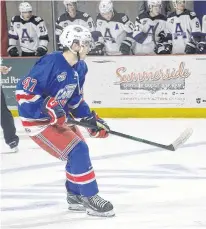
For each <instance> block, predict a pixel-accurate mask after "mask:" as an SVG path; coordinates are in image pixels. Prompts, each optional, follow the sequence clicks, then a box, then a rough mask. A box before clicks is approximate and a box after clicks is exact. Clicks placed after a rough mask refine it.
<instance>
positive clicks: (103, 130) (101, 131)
mask: <svg viewBox="0 0 206 229" xmlns="http://www.w3.org/2000/svg"><path fill="white" fill-rule="evenodd" d="M81 122H83V123H87V124H90V125H93V126H96V127H97V128H96V129H89V128H87V130H88V132H89V135H90V136H91V137H94V138H106V137H108V135H109V134H108V131H109V130H110V129H109V126H108V125H107V123H106V122H105V121H104V120H103V119H101V118H99V117H98V115H97V114H96V113H95V112H94V111H92V113H91V116H89V117H87V118H83V119H81Z"/></svg>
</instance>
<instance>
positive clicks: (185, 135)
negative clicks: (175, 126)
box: [169, 128, 193, 151]
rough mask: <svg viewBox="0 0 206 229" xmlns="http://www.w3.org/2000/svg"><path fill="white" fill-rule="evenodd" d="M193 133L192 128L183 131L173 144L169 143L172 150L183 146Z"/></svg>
mask: <svg viewBox="0 0 206 229" xmlns="http://www.w3.org/2000/svg"><path fill="white" fill-rule="evenodd" d="M192 133H193V129H192V128H188V129H186V130H185V131H184V132H182V133H181V134H180V136H179V137H178V138H177V139H176V140H175V141H174V142H173V143H172V144H171V145H169V148H170V150H172V151H175V150H176V149H178V148H179V147H181V146H182V145H183V144H184V143H185V142H186V141H187V140H188V139H189V138H190V136H191V135H192Z"/></svg>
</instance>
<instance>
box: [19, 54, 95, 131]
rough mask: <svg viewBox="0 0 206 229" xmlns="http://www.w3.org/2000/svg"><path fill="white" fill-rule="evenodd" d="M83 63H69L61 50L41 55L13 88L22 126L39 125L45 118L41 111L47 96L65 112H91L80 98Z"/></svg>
mask: <svg viewBox="0 0 206 229" xmlns="http://www.w3.org/2000/svg"><path fill="white" fill-rule="evenodd" d="M87 71H88V69H87V65H86V63H85V62H84V61H79V62H78V63H77V64H75V65H74V66H70V65H69V63H68V62H67V61H66V59H65V58H64V56H63V55H62V52H53V53H51V54H47V55H45V56H43V57H41V58H40V59H39V60H38V61H37V62H36V64H35V65H34V66H33V67H32V69H31V70H30V72H29V73H28V74H27V75H26V76H24V77H23V78H22V79H21V80H20V81H19V82H18V84H17V87H16V100H17V102H18V111H19V116H20V117H21V119H22V123H23V125H24V126H25V127H27V126H28V127H31V126H36V125H41V124H43V122H45V121H48V120H49V116H48V115H46V114H44V113H42V105H43V101H44V100H45V98H46V97H47V96H51V97H55V99H56V100H57V101H58V102H59V103H60V104H61V105H62V107H63V109H64V110H65V112H66V113H67V114H68V112H71V113H72V114H73V115H74V117H76V118H82V117H87V116H89V115H90V114H91V112H90V108H89V106H88V105H87V103H86V102H85V101H84V100H83V84H84V81H85V75H86V73H87Z"/></svg>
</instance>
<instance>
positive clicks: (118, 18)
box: [112, 12, 129, 24]
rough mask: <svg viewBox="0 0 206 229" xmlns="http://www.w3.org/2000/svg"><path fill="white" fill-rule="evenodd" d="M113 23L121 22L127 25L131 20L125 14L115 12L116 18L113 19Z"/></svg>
mask: <svg viewBox="0 0 206 229" xmlns="http://www.w3.org/2000/svg"><path fill="white" fill-rule="evenodd" d="M112 21H116V22H120V23H123V24H126V23H127V22H128V21H129V18H128V16H127V15H126V14H124V13H118V12H114V17H113V18H112Z"/></svg>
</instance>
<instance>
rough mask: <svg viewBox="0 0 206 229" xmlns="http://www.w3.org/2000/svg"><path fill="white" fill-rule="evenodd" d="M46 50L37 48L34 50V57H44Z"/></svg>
mask: <svg viewBox="0 0 206 229" xmlns="http://www.w3.org/2000/svg"><path fill="white" fill-rule="evenodd" d="M47 51H48V50H47V48H46V47H44V48H43V47H38V48H37V50H36V56H44V55H45V54H46V53H47Z"/></svg>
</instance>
